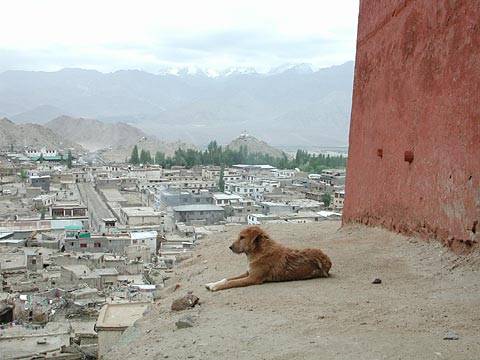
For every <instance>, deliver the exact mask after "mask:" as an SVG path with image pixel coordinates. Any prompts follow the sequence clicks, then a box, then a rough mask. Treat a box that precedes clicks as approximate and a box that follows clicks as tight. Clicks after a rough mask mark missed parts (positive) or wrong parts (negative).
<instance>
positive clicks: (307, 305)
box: [105, 221, 480, 360]
mask: <svg viewBox="0 0 480 360" xmlns="http://www.w3.org/2000/svg"><path fill="white" fill-rule="evenodd" d="M265 228H266V229H267V230H268V231H269V232H270V233H271V235H272V236H273V237H274V238H275V239H276V240H277V241H279V242H282V243H284V244H286V245H288V246H296V247H313V246H316V247H320V248H322V249H323V250H324V251H325V252H326V253H327V254H328V255H329V256H330V258H331V259H332V262H333V267H332V271H331V274H332V276H331V277H330V278H328V279H315V280H307V281H298V282H288V283H270V284H264V285H260V286H252V287H247V288H238V289H230V290H225V291H221V292H216V293H212V292H208V291H207V290H206V289H205V288H204V284H205V283H207V282H211V281H216V280H219V279H222V278H223V277H224V276H225V275H235V274H238V273H241V272H243V271H244V270H245V268H246V259H245V256H244V255H235V254H233V253H231V252H230V250H229V249H228V245H230V242H231V240H232V239H233V238H234V237H235V235H236V234H237V232H238V231H239V229H240V228H239V227H233V228H229V229H228V231H227V232H226V233H220V234H215V235H211V236H209V237H207V238H205V239H203V240H202V243H201V245H200V246H199V247H198V248H197V249H196V250H195V254H194V257H193V258H192V259H190V260H187V261H185V262H184V263H182V264H181V265H179V266H178V267H177V268H176V271H175V275H174V276H173V277H172V279H170V280H169V281H168V282H167V285H169V284H170V285H173V284H176V283H178V284H180V285H181V287H180V289H178V290H177V291H175V292H172V290H171V289H167V290H164V292H163V298H162V299H161V300H159V301H158V302H157V303H156V304H154V305H152V309H151V310H150V312H149V313H148V314H146V315H145V316H144V318H142V319H141V320H139V321H138V322H137V323H136V325H135V326H134V327H131V328H130V329H129V330H127V332H126V333H125V334H124V336H123V338H122V342H121V344H120V345H119V346H117V347H116V348H115V349H114V350H113V351H112V352H111V353H109V354H108V355H107V356H106V357H105V358H106V359H115V360H118V359H163V358H169V359H186V358H194V359H279V360H280V359H288V360H292V359H356V360H359V359H435V360H440V359H472V360H473V359H480V271H479V269H480V263H479V257H478V254H477V255H476V256H470V257H467V258H458V257H457V256H455V255H453V254H451V253H449V252H448V251H447V250H446V249H445V248H443V247H442V246H441V245H440V244H438V243H425V242H423V241H421V240H416V239H413V238H406V237H402V236H400V235H396V234H393V233H389V232H386V231H384V230H380V229H371V228H365V227H356V226H355V227H345V228H342V229H340V223H339V222H330V221H324V222H321V223H317V224H306V225H303V224H302V225H271V226H265ZM376 277H378V278H380V279H381V280H382V283H381V284H378V285H375V284H372V280H373V279H374V278H376ZM188 290H192V291H193V293H194V294H195V295H197V296H198V297H199V298H200V301H201V305H200V306H196V307H195V308H194V309H191V310H186V311H182V312H172V311H171V310H170V305H171V303H172V300H173V299H174V298H176V297H179V296H181V295H183V294H185V293H186V292H187V291H188ZM185 314H190V315H191V316H192V317H193V318H194V320H195V326H194V327H191V328H186V329H176V326H175V321H176V320H177V319H178V318H179V317H181V316H183V315H185ZM450 332H452V333H455V334H457V335H458V336H459V340H444V339H443V338H444V337H445V335H447V334H448V333H450Z"/></svg>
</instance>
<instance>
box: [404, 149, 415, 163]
mask: <svg viewBox="0 0 480 360" xmlns="http://www.w3.org/2000/svg"><path fill="white" fill-rule="evenodd" d="M403 160H404V161H406V162H408V163H411V162H412V161H413V151H410V150H408V151H405V152H404V153H403Z"/></svg>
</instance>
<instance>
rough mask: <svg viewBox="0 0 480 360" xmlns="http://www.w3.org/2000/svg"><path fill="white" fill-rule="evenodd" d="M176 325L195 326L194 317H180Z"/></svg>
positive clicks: (182, 326) (182, 327) (180, 327)
mask: <svg viewBox="0 0 480 360" xmlns="http://www.w3.org/2000/svg"><path fill="white" fill-rule="evenodd" d="M175 325H177V328H179V329H185V328H189V327H192V326H193V319H192V317H191V316H190V315H185V316H182V317H181V318H180V319H178V320H177V322H176V323H175Z"/></svg>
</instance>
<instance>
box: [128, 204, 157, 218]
mask: <svg viewBox="0 0 480 360" xmlns="http://www.w3.org/2000/svg"><path fill="white" fill-rule="evenodd" d="M121 209H122V211H123V212H124V213H125V214H127V216H160V215H162V214H163V213H162V212H161V211H156V210H155V209H154V208H153V207H150V206H131V207H122V208H121Z"/></svg>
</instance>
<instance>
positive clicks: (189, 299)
mask: <svg viewBox="0 0 480 360" xmlns="http://www.w3.org/2000/svg"><path fill="white" fill-rule="evenodd" d="M198 300H199V298H198V297H196V296H195V295H193V294H188V295H185V296H183V297H181V298H178V299H175V300H174V301H173V303H172V306H171V309H172V310H173V311H181V310H186V309H190V308H193V307H194V306H195V305H197V304H198Z"/></svg>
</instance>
